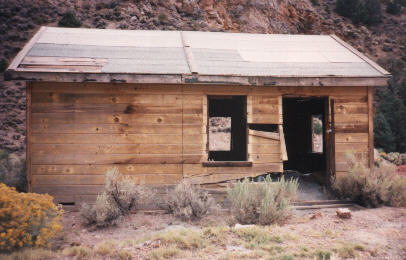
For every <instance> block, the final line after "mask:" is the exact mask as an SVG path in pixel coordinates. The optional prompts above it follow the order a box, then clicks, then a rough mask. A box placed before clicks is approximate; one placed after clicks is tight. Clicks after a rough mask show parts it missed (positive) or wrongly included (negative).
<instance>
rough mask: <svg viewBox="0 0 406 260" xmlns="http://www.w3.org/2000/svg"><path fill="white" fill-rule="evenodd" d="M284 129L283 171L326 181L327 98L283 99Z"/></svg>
mask: <svg viewBox="0 0 406 260" xmlns="http://www.w3.org/2000/svg"><path fill="white" fill-rule="evenodd" d="M282 103H283V129H284V134H285V140H286V150H287V154H288V160H287V161H285V162H284V165H283V166H284V169H285V170H293V171H298V172H300V173H303V174H307V173H312V174H313V175H315V177H316V179H319V180H321V181H323V182H324V181H325V179H326V169H327V162H326V158H327V157H326V154H327V153H326V119H327V116H328V112H326V108H328V98H327V97H317V98H316V97H284V98H283V101H282Z"/></svg>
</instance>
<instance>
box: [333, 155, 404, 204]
mask: <svg viewBox="0 0 406 260" xmlns="http://www.w3.org/2000/svg"><path fill="white" fill-rule="evenodd" d="M347 157H348V164H349V171H348V173H347V174H346V175H344V176H340V177H339V178H337V179H335V180H333V185H332V188H333V191H334V192H335V193H336V194H337V195H338V196H339V197H341V198H349V199H351V200H354V201H357V202H359V203H360V204H361V205H364V206H367V207H379V206H381V205H388V206H395V207H403V206H406V178H405V177H404V176H400V175H398V174H397V172H396V168H395V167H394V166H392V165H388V164H382V165H380V166H379V167H375V168H374V169H369V168H367V167H365V166H364V164H363V163H361V162H357V161H356V159H355V157H354V156H353V155H348V156H347Z"/></svg>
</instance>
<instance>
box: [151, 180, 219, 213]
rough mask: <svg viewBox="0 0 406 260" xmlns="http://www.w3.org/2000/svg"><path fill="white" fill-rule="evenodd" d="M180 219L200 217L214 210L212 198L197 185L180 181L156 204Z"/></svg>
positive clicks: (214, 205)
mask: <svg viewBox="0 0 406 260" xmlns="http://www.w3.org/2000/svg"><path fill="white" fill-rule="evenodd" d="M158 206H159V207H161V208H162V209H165V210H167V211H168V212H170V213H172V214H174V215H175V216H176V217H179V218H180V219H182V220H185V221H188V220H192V219H200V218H201V217H203V216H204V215H207V214H208V213H210V212H213V211H215V210H216V207H217V206H216V204H215V202H214V200H213V198H212V197H211V196H210V195H209V194H208V193H207V192H206V191H204V190H203V189H201V188H200V187H199V186H197V185H192V184H190V183H189V182H187V181H184V180H183V181H182V182H181V183H179V184H178V185H176V187H175V188H174V189H173V190H170V191H168V195H167V197H166V198H165V199H164V200H163V201H161V202H160V203H159V205H158Z"/></svg>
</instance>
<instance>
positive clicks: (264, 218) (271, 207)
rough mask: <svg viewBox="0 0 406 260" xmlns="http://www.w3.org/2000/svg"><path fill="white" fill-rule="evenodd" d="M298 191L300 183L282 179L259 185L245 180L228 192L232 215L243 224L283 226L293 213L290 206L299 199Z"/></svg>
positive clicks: (268, 180) (268, 178)
mask: <svg viewBox="0 0 406 260" xmlns="http://www.w3.org/2000/svg"><path fill="white" fill-rule="evenodd" d="M297 188H298V182H297V180H288V181H285V179H284V178H283V177H282V178H281V179H280V180H279V181H277V182H272V180H271V178H270V177H269V176H267V177H266V179H265V181H264V182H260V183H254V182H251V181H249V180H248V179H245V180H243V181H242V182H238V183H237V184H235V185H234V187H233V188H231V189H229V190H228V199H229V200H230V202H231V212H232V214H233V216H234V217H235V218H236V219H237V221H238V222H240V223H242V224H257V223H259V224H261V225H269V224H271V223H275V222H276V223H277V222H282V221H283V220H285V219H286V218H287V217H289V216H290V215H291V213H292V212H291V202H292V201H293V200H294V199H295V198H296V195H297Z"/></svg>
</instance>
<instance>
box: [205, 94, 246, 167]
mask: <svg viewBox="0 0 406 260" xmlns="http://www.w3.org/2000/svg"><path fill="white" fill-rule="evenodd" d="M208 110H209V111H208V116H209V118H208V133H209V136H208V138H209V160H212V161H246V160H247V120H246V97H245V96H209V97H208Z"/></svg>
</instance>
